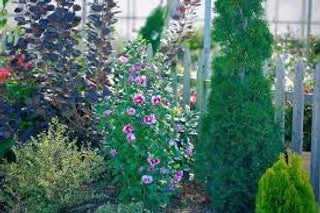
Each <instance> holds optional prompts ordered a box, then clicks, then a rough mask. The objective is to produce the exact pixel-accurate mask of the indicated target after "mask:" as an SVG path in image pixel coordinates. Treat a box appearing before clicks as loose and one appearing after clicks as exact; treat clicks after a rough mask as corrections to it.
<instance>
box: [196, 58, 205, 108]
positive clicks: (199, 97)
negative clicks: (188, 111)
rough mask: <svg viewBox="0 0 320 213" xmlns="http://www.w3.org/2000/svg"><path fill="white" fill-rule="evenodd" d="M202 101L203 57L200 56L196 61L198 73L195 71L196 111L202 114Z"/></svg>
mask: <svg viewBox="0 0 320 213" xmlns="http://www.w3.org/2000/svg"><path fill="white" fill-rule="evenodd" d="M203 100H204V79H203V57H202V55H201V56H200V57H199V59H198V71H197V110H198V112H200V113H202V112H203V110H204V109H203Z"/></svg>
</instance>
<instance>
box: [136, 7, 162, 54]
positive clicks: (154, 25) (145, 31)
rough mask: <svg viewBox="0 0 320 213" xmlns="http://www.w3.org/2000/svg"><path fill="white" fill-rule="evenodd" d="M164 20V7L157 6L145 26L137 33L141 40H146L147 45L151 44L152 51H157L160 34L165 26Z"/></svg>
mask: <svg viewBox="0 0 320 213" xmlns="http://www.w3.org/2000/svg"><path fill="white" fill-rule="evenodd" d="M166 18H167V10H166V7H162V6H158V7H157V8H156V9H154V10H153V11H152V12H151V14H150V15H149V17H148V18H147V21H146V23H145V25H144V26H143V27H142V28H141V30H140V32H139V34H140V36H141V37H142V38H143V39H146V40H147V42H148V43H151V44H152V48H153V50H154V51H157V50H158V49H159V46H160V40H161V36H162V32H163V30H164V27H165V24H166Z"/></svg>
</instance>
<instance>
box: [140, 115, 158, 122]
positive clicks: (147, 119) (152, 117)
mask: <svg viewBox="0 0 320 213" xmlns="http://www.w3.org/2000/svg"><path fill="white" fill-rule="evenodd" d="M143 122H144V123H145V124H148V125H152V124H155V123H157V118H156V116H155V115H154V114H151V115H149V116H147V115H145V116H143Z"/></svg>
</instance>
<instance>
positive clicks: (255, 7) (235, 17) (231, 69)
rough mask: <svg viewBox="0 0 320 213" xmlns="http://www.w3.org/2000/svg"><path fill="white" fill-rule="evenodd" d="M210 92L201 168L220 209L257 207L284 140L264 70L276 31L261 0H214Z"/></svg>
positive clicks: (198, 157)
mask: <svg viewBox="0 0 320 213" xmlns="http://www.w3.org/2000/svg"><path fill="white" fill-rule="evenodd" d="M214 8H215V12H216V18H215V19H214V27H213V29H214V30H213V33H212V35H213V41H214V42H217V43H218V44H219V45H220V47H221V53H220V55H218V56H217V57H215V58H214V59H213V76H212V86H211V94H210V97H209V106H208V110H207V113H206V114H205V115H204V116H203V125H202V126H203V128H202V130H201V133H200V142H199V146H198V149H197V155H196V174H197V175H198V177H199V178H202V179H205V180H206V189H207V192H208V193H209V195H210V196H211V200H212V202H211V204H212V207H213V208H214V210H215V211H217V212H228V213H230V212H241V213H242V212H246V213H249V212H254V207H255V194H256V190H257V185H258V181H259V179H260V177H261V175H262V174H263V173H264V172H265V170H266V169H267V168H269V167H270V166H271V165H272V163H273V162H274V161H275V160H276V159H277V157H278V156H279V154H280V152H281V150H282V144H281V141H280V140H279V127H278V125H276V124H275V123H274V110H273V106H272V101H271V95H270V85H269V82H268V81H267V80H266V79H265V78H264V76H263V73H262V64H263V62H264V61H265V60H266V59H267V58H268V57H270V55H271V43H272V35H271V34H270V32H269V30H268V27H267V24H266V21H265V20H263V18H262V17H263V8H262V0H251V1H238V0H236V1H230V0H217V1H216V3H215V7H214Z"/></svg>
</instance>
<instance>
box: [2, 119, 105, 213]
mask: <svg viewBox="0 0 320 213" xmlns="http://www.w3.org/2000/svg"><path fill="white" fill-rule="evenodd" d="M65 134H66V126H63V125H61V124H59V123H58V121H57V120H56V119H54V120H53V121H52V123H51V124H50V125H49V129H48V131H47V132H43V133H41V134H40V135H38V137H37V138H33V139H32V141H31V142H30V143H27V144H26V145H23V146H21V147H16V148H14V149H13V151H14V153H15V156H16V161H15V162H12V163H5V164H3V165H1V167H0V168H1V170H3V171H4V174H5V185H4V190H3V191H2V192H1V191H0V201H1V202H2V203H6V204H7V205H8V208H9V209H12V210H14V212H41V213H43V212H58V210H60V209H62V208H66V207H70V206H74V205H76V204H78V203H81V202H83V201H84V200H86V199H88V198H91V197H92V196H93V192H92V191H91V190H88V184H89V183H91V181H92V180H94V179H95V178H96V177H97V176H98V175H99V174H100V173H101V172H102V169H103V164H102V162H103V160H102V158H101V157H100V156H99V155H98V154H97V153H96V152H95V151H93V150H90V149H85V148H81V149H79V148H78V147H77V146H76V145H75V141H70V139H69V138H67V137H66V136H65Z"/></svg>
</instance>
